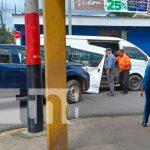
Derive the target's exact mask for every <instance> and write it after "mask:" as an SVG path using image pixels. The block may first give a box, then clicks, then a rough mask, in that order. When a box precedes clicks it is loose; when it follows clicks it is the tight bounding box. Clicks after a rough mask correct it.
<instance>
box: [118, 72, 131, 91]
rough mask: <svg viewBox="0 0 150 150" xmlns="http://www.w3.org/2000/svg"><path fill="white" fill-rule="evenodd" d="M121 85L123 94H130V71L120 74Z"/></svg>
mask: <svg viewBox="0 0 150 150" xmlns="http://www.w3.org/2000/svg"><path fill="white" fill-rule="evenodd" d="M119 83H120V87H121V90H122V91H123V92H126V93H127V92H128V84H129V70H126V71H121V72H120V73H119Z"/></svg>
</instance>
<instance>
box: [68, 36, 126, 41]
mask: <svg viewBox="0 0 150 150" xmlns="http://www.w3.org/2000/svg"><path fill="white" fill-rule="evenodd" d="M66 38H67V39H80V40H86V39H88V40H110V41H120V40H123V39H121V38H117V37H108V36H82V35H66Z"/></svg>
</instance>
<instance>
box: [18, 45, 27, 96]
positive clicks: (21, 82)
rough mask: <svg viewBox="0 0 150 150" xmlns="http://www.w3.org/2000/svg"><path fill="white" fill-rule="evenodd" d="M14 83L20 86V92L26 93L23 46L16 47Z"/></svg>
mask: <svg viewBox="0 0 150 150" xmlns="http://www.w3.org/2000/svg"><path fill="white" fill-rule="evenodd" d="M15 55H16V56H17V57H16V59H17V60H16V69H17V74H16V83H17V87H18V88H20V92H21V94H26V93H27V69H26V50H25V48H23V47H16V50H15Z"/></svg>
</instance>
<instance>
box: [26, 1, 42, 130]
mask: <svg viewBox="0 0 150 150" xmlns="http://www.w3.org/2000/svg"><path fill="white" fill-rule="evenodd" d="M25 35H26V64H27V89H28V95H27V103H28V106H27V109H28V132H31V133H36V132H40V131H43V96H42V95H37V93H33V94H31V93H29V92H30V89H39V90H40V89H41V88H42V77H41V55H40V28H39V14H38V0H25ZM40 94H41V93H40Z"/></svg>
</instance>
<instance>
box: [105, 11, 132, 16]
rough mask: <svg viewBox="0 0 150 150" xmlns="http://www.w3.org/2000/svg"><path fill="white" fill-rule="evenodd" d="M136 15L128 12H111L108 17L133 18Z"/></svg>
mask: <svg viewBox="0 0 150 150" xmlns="http://www.w3.org/2000/svg"><path fill="white" fill-rule="evenodd" d="M134 14H135V13H126V12H109V13H108V14H107V16H108V17H133V16H134Z"/></svg>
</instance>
